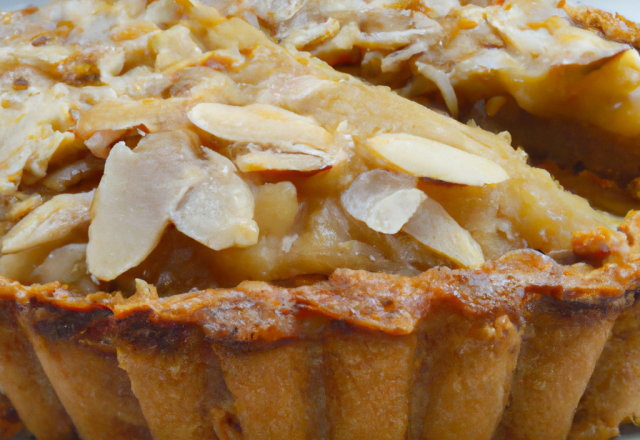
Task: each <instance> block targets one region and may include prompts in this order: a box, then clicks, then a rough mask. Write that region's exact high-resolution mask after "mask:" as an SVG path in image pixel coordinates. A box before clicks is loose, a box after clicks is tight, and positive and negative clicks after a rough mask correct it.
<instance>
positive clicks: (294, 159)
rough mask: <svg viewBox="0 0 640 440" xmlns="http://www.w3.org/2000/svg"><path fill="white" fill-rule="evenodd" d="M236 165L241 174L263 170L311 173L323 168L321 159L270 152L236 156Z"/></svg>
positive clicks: (305, 155)
mask: <svg viewBox="0 0 640 440" xmlns="http://www.w3.org/2000/svg"><path fill="white" fill-rule="evenodd" d="M236 165H238V169H239V170H240V171H242V172H243V173H248V172H251V171H264V170H291V171H313V170H319V169H322V168H323V167H324V166H325V165H324V160H323V159H322V158H321V157H317V156H310V155H307V154H290V153H273V152H271V151H254V152H251V153H247V154H243V155H242V156H238V157H236Z"/></svg>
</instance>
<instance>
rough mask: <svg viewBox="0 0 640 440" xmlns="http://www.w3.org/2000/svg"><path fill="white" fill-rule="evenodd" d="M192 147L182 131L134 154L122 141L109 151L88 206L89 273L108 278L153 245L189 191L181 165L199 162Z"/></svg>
mask: <svg viewBox="0 0 640 440" xmlns="http://www.w3.org/2000/svg"><path fill="white" fill-rule="evenodd" d="M196 147H197V146H196V141H195V139H194V138H193V137H191V136H190V135H189V134H188V133H186V132H183V131H174V132H167V133H157V134H154V135H149V136H146V137H145V138H143V139H142V140H141V141H140V143H139V144H138V146H137V147H136V149H135V151H131V150H130V149H129V148H128V147H127V146H126V145H125V144H124V142H119V143H117V144H116V145H115V146H114V147H113V149H112V150H111V154H110V155H109V158H108V159H107V162H106V164H105V169H104V176H103V177H102V180H101V181H100V185H99V186H98V191H97V193H96V197H95V200H94V203H93V206H92V217H93V220H92V222H91V226H90V227H89V245H88V247H87V263H88V265H89V271H90V272H91V273H92V274H94V275H95V276H97V277H98V278H100V279H102V280H107V281H108V280H112V279H114V278H115V277H117V276H118V275H120V274H121V273H123V272H125V271H126V270H128V269H130V268H132V267H135V266H137V265H138V264H139V263H141V262H142V261H143V260H144V259H145V258H146V257H147V255H149V254H150V253H151V251H152V250H153V249H154V248H155V247H156V245H157V244H158V242H159V241H160V238H161V237H162V233H163V232H164V230H165V228H166V227H167V225H168V224H169V214H170V212H171V210H172V209H173V207H174V206H175V205H176V204H177V203H178V201H179V200H180V199H181V198H182V196H183V195H184V194H185V193H186V192H187V191H188V190H189V187H190V184H191V182H190V181H189V179H188V177H187V176H185V172H184V171H185V170H184V167H185V165H186V164H188V163H189V162H192V161H195V160H196V159H197V157H196ZM185 178H186V179H185Z"/></svg>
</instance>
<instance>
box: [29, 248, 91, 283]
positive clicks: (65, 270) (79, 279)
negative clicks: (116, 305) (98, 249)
mask: <svg viewBox="0 0 640 440" xmlns="http://www.w3.org/2000/svg"><path fill="white" fill-rule="evenodd" d="M86 254H87V245H86V244H83V243H73V244H68V245H66V246H63V247H61V248H58V249H55V250H54V251H53V252H51V253H50V254H49V255H48V256H47V258H45V260H44V261H43V262H42V264H41V265H40V266H38V267H37V268H36V270H35V271H34V272H33V275H32V278H33V280H34V281H35V282H36V283H40V284H45V283H52V282H54V281H58V282H62V283H67V284H71V285H73V287H74V288H75V290H79V291H81V292H86V293H89V292H95V291H96V290H98V286H97V285H96V284H95V283H94V282H93V281H92V280H91V276H90V275H89V273H88V272H87V263H86Z"/></svg>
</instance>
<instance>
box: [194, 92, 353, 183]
mask: <svg viewBox="0 0 640 440" xmlns="http://www.w3.org/2000/svg"><path fill="white" fill-rule="evenodd" d="M188 116H189V119H190V120H191V122H193V123H194V124H195V125H196V126H198V127H200V128H201V129H203V130H204V131H206V132H208V133H211V134H213V135H214V136H216V137H218V138H220V139H224V140H226V141H231V142H236V143H239V144H251V147H252V153H249V155H248V157H245V156H241V158H240V159H239V161H238V166H239V167H240V169H241V170H251V171H258V170H270V169H293V170H310V169H322V168H325V167H327V166H330V165H332V164H335V163H337V162H339V161H342V160H344V159H346V155H345V154H344V153H343V152H342V151H340V150H339V149H337V148H336V146H335V143H334V140H333V136H332V135H331V134H330V133H329V132H328V131H327V130H325V129H324V128H322V127H321V126H320V125H319V124H318V123H317V122H315V121H314V120H313V119H311V118H307V117H304V116H300V115H297V114H295V113H292V112H290V111H287V110H283V109H281V108H279V107H275V106H272V105H266V104H251V105H247V106H244V107H236V106H231V105H225V104H213V103H209V104H198V105H196V106H195V107H194V108H193V109H192V110H191V111H190V112H189V113H188ZM258 148H260V149H262V150H270V151H269V152H270V153H271V155H267V154H263V155H260V154H259V153H260V151H257V152H256V150H257V149H258ZM282 153H284V154H293V155H307V156H311V157H313V158H318V159H315V160H314V159H306V160H305V159H303V158H299V157H297V158H294V157H286V158H278V157H276V154H282ZM286 166H291V167H292V168H285V167H286ZM312 167H313V168H312Z"/></svg>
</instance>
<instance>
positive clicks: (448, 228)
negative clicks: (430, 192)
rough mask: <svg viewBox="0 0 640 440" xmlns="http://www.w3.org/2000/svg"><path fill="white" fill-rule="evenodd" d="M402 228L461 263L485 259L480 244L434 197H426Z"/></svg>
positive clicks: (466, 264) (479, 262) (474, 263)
mask: <svg viewBox="0 0 640 440" xmlns="http://www.w3.org/2000/svg"><path fill="white" fill-rule="evenodd" d="M402 230H403V231H404V232H406V233H407V234H409V235H411V236H412V237H413V238H415V239H416V240H417V241H419V242H420V243H422V244H423V245H425V246H426V247H428V248H429V249H431V250H433V251H435V252H437V253H438V254H440V255H443V256H444V257H446V258H449V259H450V260H451V261H453V262H454V263H456V264H458V265H460V266H462V267H476V266H480V265H482V264H483V263H484V256H483V255H482V250H481V249H480V245H479V244H478V243H476V241H475V240H474V239H473V237H471V234H469V232H468V231H467V230H466V229H463V228H462V227H461V226H460V225H459V224H458V223H456V221H455V220H454V219H453V218H452V217H451V216H450V215H449V214H448V213H447V211H445V210H444V208H443V207H442V206H440V204H439V203H438V202H436V201H435V200H432V199H426V200H424V201H423V202H422V204H421V205H420V207H419V208H418V210H417V211H416V213H415V214H414V215H413V217H411V220H409V222H408V223H407V224H406V225H405V226H404V227H403V228H402Z"/></svg>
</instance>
